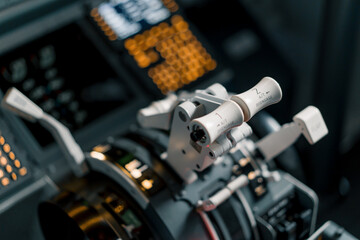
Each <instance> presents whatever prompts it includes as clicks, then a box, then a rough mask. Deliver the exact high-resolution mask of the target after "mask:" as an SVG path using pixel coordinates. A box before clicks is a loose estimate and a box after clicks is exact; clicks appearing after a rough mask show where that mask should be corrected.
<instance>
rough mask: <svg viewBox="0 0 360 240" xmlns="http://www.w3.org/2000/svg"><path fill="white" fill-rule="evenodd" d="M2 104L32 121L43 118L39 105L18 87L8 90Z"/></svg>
mask: <svg viewBox="0 0 360 240" xmlns="http://www.w3.org/2000/svg"><path fill="white" fill-rule="evenodd" d="M1 105H2V106H3V107H4V108H7V109H9V110H11V111H14V112H16V113H17V114H18V115H20V116H22V117H24V118H26V119H29V120H31V121H35V120H39V119H41V118H42V117H43V114H44V112H43V110H42V109H41V108H40V107H39V106H37V105H36V104H35V103H33V102H32V101H31V100H30V99H28V98H27V97H26V96H25V95H24V94H22V93H21V92H20V91H19V90H17V89H16V88H10V89H9V90H8V91H7V92H6V94H5V96H4V98H3V100H2V102H1Z"/></svg>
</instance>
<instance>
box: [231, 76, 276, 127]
mask: <svg viewBox="0 0 360 240" xmlns="http://www.w3.org/2000/svg"><path fill="white" fill-rule="evenodd" d="M281 98H282V91H281V88H280V85H279V84H278V83H277V82H276V81H275V80H274V79H272V78H271V77H264V78H263V79H261V81H260V82H259V83H258V84H256V85H255V86H254V87H253V88H251V89H250V90H248V91H246V92H244V93H241V94H238V95H234V96H232V97H231V98H230V99H231V100H233V101H234V102H236V103H237V104H239V105H240V107H241V109H242V110H243V111H244V121H245V122H247V121H249V120H250V118H252V117H253V116H254V115H255V114H256V113H258V112H259V111H261V110H262V109H264V108H266V107H268V106H270V105H272V104H275V103H278V102H279V101H280V100H281Z"/></svg>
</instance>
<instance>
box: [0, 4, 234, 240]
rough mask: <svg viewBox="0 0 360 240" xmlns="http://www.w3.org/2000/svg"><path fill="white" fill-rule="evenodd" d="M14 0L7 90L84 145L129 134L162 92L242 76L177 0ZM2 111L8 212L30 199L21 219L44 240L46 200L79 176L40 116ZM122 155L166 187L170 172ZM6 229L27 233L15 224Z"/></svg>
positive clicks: (5, 57) (5, 33)
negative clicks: (165, 174)
mask: <svg viewBox="0 0 360 240" xmlns="http://www.w3.org/2000/svg"><path fill="white" fill-rule="evenodd" d="M13 2H14V3H13V4H12V5H9V6H7V8H4V9H3V10H1V6H0V11H4V14H3V15H1V14H0V26H3V25H6V23H8V22H11V19H18V22H16V24H15V25H14V26H15V27H14V28H10V25H9V26H7V27H6V28H3V30H2V32H1V34H0V42H2V43H4V45H3V46H0V83H1V84H0V93H2V94H4V93H5V92H6V91H7V90H8V89H9V88H11V87H16V88H17V89H19V90H20V91H21V92H22V93H24V94H25V95H26V96H27V97H28V98H29V99H31V100H32V101H33V102H34V103H36V104H37V105H38V106H40V107H41V108H42V109H43V110H44V111H45V112H46V113H49V114H50V115H51V116H53V117H54V118H55V119H57V120H59V121H60V122H61V123H62V124H64V125H65V126H66V127H68V128H69V129H70V131H71V133H72V134H73V135H74V136H75V138H76V140H77V141H78V142H79V144H80V145H81V147H82V148H83V149H84V150H91V149H92V148H93V147H94V146H96V145H98V144H101V143H102V142H105V141H107V142H111V141H112V140H111V139H112V137H114V136H118V135H119V134H122V133H126V132H127V131H128V130H129V129H131V125H133V123H134V122H135V118H136V113H137V111H138V109H140V108H141V107H144V106H145V105H146V104H148V103H149V102H151V101H152V100H154V99H158V98H160V97H164V96H165V95H166V94H168V93H169V92H173V91H181V90H182V89H194V88H195V87H199V86H207V85H209V84H211V83H214V82H220V83H223V84H229V85H230V81H231V80H233V69H231V67H229V66H228V65H226V64H224V63H223V62H226V61H223V60H224V56H223V55H221V54H220V53H219V52H216V51H215V50H214V48H213V45H212V44H211V43H210V42H208V41H207V39H206V36H204V35H203V34H202V33H201V32H200V31H198V29H197V27H196V26H195V25H194V24H193V23H192V21H190V20H189V18H188V17H187V16H186V14H184V12H183V10H182V9H181V4H180V3H178V2H175V1H173V0H163V1H160V0H147V1H145V0H138V1H130V0H123V1H115V0H109V1H98V0H96V1H61V2H60V1H57V2H56V1H55V2H54V3H50V2H49V1H46V0H37V1H34V2H33V3H25V2H20V1H13ZM32 4H33V5H32ZM29 5H30V6H32V7H33V8H31V7H29ZM22 6H24V7H23V8H22ZM12 8H14V9H15V8H17V9H20V10H19V11H18V12H17V13H15V12H14V11H13V10H12ZM0 13H1V12H0ZM5 13H6V14H5ZM19 36H20V37H19ZM232 83H234V82H231V84H232ZM236 84H237V83H236V81H235V85H236ZM0 114H1V116H2V117H1V121H0V134H1V136H0V148H1V155H0V214H4V215H2V216H6V218H9V219H12V220H13V221H15V220H16V219H17V218H16V217H17V216H18V215H19V212H18V211H20V209H23V208H26V209H27V211H29V213H28V214H27V216H28V217H27V218H26V219H25V218H24V220H22V221H23V222H21V223H23V224H25V223H26V222H29V221H33V222H36V225H35V227H34V228H35V230H33V231H30V230H28V231H30V232H31V233H30V235H29V236H30V237H29V238H30V239H42V234H41V232H40V228H39V226H38V220H37V218H36V215H37V206H38V203H39V202H40V201H41V200H44V199H47V198H48V197H49V196H50V195H54V193H56V192H57V191H59V189H58V188H57V186H56V185H55V184H54V182H56V183H58V184H60V185H62V184H66V183H65V182H66V181H67V179H72V177H73V176H72V175H71V173H70V170H69V168H68V167H67V166H66V162H65V160H64V156H63V155H62V154H61V152H60V150H59V147H58V146H57V145H56V144H55V141H54V139H53V137H52V136H51V135H50V134H49V133H48V132H47V131H46V130H44V128H43V127H42V126H41V125H40V124H37V123H31V122H28V121H23V120H20V119H19V118H16V117H14V116H13V115H11V113H9V112H8V111H6V110H0ZM8 115H9V116H8ZM109 136H112V137H110V138H109ZM17 139H21V140H20V141H18V140H17ZM119 151H122V149H121V150H119ZM106 154H109V156H111V154H112V152H109V153H106ZM118 155H119V154H118ZM117 158H119V156H117V155H115V156H114V157H113V159H112V162H113V163H114V164H117V166H118V167H119V168H120V169H122V170H123V171H124V172H125V173H126V174H128V175H131V176H132V177H136V176H137V175H136V174H138V173H139V171H140V170H139V169H141V172H142V175H141V177H139V178H136V179H137V180H138V181H137V182H136V184H137V185H138V186H140V187H141V188H142V189H143V190H144V192H145V193H146V194H147V195H149V196H152V195H153V194H155V193H156V192H154V193H153V192H151V191H153V189H155V187H156V189H160V190H161V189H163V186H164V182H165V181H163V179H160V178H158V179H157V180H156V181H154V182H151V181H150V180H152V179H150V177H149V176H153V175H154V173H153V172H151V168H150V167H149V166H148V164H147V163H144V162H141V161H140V160H139V159H136V156H132V155H129V156H125V155H124V156H122V155H121V159H122V160H121V159H120V160H119V159H117ZM132 174H135V175H134V176H133V175H132ZM149 179H150V180H149ZM53 181H54V182H53ZM34 189H35V190H34ZM14 193H18V194H17V195H16V197H17V198H16V199H15V200H14ZM9 202H12V203H11V204H10V205H9ZM163 211H164V212H166V211H165V209H164V210H163ZM164 215H166V214H165V213H164ZM0 216H1V215H0ZM2 216H1V217H0V218H2ZM2 223H3V222H2V220H0V224H2ZM2 234H3V233H1V232H0V238H2V237H3V236H4V239H21V237H20V236H23V235H24V233H23V232H18V231H17V229H16V226H15V225H14V226H10V227H9V229H7V232H6V233H4V235H2Z"/></svg>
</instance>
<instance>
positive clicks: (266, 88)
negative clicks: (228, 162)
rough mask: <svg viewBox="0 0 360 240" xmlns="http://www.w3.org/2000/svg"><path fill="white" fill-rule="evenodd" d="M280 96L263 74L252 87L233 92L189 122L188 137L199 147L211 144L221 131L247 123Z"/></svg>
mask: <svg viewBox="0 0 360 240" xmlns="http://www.w3.org/2000/svg"><path fill="white" fill-rule="evenodd" d="M281 98H282V91H281V88H280V85H279V84H278V83H277V82H276V81H275V80H274V79H272V78H270V77H264V78H263V79H262V80H261V81H260V82H259V83H258V84H256V85H255V86H254V87H253V88H252V89H250V90H248V91H246V92H244V93H241V94H238V95H234V96H232V97H231V98H230V100H228V101H225V102H224V103H222V104H221V105H220V106H219V107H218V108H216V109H215V110H214V111H213V112H210V113H209V114H207V115H205V116H203V117H200V118H196V119H194V120H192V121H191V123H190V131H191V134H190V137H191V139H192V140H193V141H194V142H197V143H198V144H199V145H201V146H207V145H209V144H211V143H213V142H214V141H215V140H216V139H217V138H218V137H219V136H220V135H221V134H223V133H224V132H227V131H228V130H230V129H231V128H234V127H237V126H240V125H241V124H242V123H243V122H247V121H248V120H250V118H251V117H253V116H254V115H255V114H256V113H257V112H259V111H261V110H262V109H264V108H265V107H267V106H269V105H272V104H274V103H277V102H279V101H280V100H281Z"/></svg>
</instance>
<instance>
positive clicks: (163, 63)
mask: <svg viewBox="0 0 360 240" xmlns="http://www.w3.org/2000/svg"><path fill="white" fill-rule="evenodd" d="M120 2H121V3H120ZM142 2H143V1H135V0H124V1H110V2H106V3H102V4H100V5H99V7H98V8H94V9H93V10H92V11H91V16H92V17H93V19H94V20H95V22H96V23H97V24H98V26H99V27H100V28H101V29H102V31H103V32H104V34H105V35H106V36H107V37H108V38H109V40H111V41H115V40H122V41H123V43H124V47H125V49H126V50H127V52H128V53H129V54H130V55H131V56H132V57H133V59H134V60H135V62H136V64H137V66H138V67H139V68H143V69H146V70H147V75H148V76H149V77H150V79H151V80H152V81H153V82H154V84H155V85H156V86H157V87H158V89H159V90H160V91H161V92H162V93H163V94H166V93H168V92H170V91H176V90H178V89H179V88H181V87H183V86H184V85H186V84H189V83H191V82H194V81H196V80H197V79H198V78H200V77H202V76H203V75H204V74H206V73H207V72H209V71H212V70H214V69H215V68H216V66H217V63H216V62H215V60H214V59H213V58H212V57H211V55H210V54H209V53H208V51H207V50H206V49H205V48H204V47H203V45H202V44H201V42H200V41H199V40H198V39H197V38H196V36H195V35H194V34H193V32H192V31H191V29H190V27H189V24H188V22H187V21H186V20H184V19H183V17H182V16H180V15H179V14H175V15H172V16H171V15H170V13H174V12H176V11H177V10H178V5H177V4H176V3H175V2H174V1H173V0H163V1H162V2H160V1H155V0H154V1H150V2H152V3H153V5H152V7H149V6H150V5H147V4H144V5H143V6H142V7H140V5H141V4H140V5H139V3H142ZM144 2H145V1H144ZM146 2H147V1H146ZM124 6H126V7H124ZM130 10H131V11H130ZM129 11H130V12H132V14H129ZM130 15H131V16H130ZM153 15H154V16H155V15H156V16H157V17H156V18H154V17H153ZM133 16H136V17H133ZM149 16H152V17H149ZM134 19H138V21H135V20H134ZM149 19H151V20H149Z"/></svg>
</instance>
